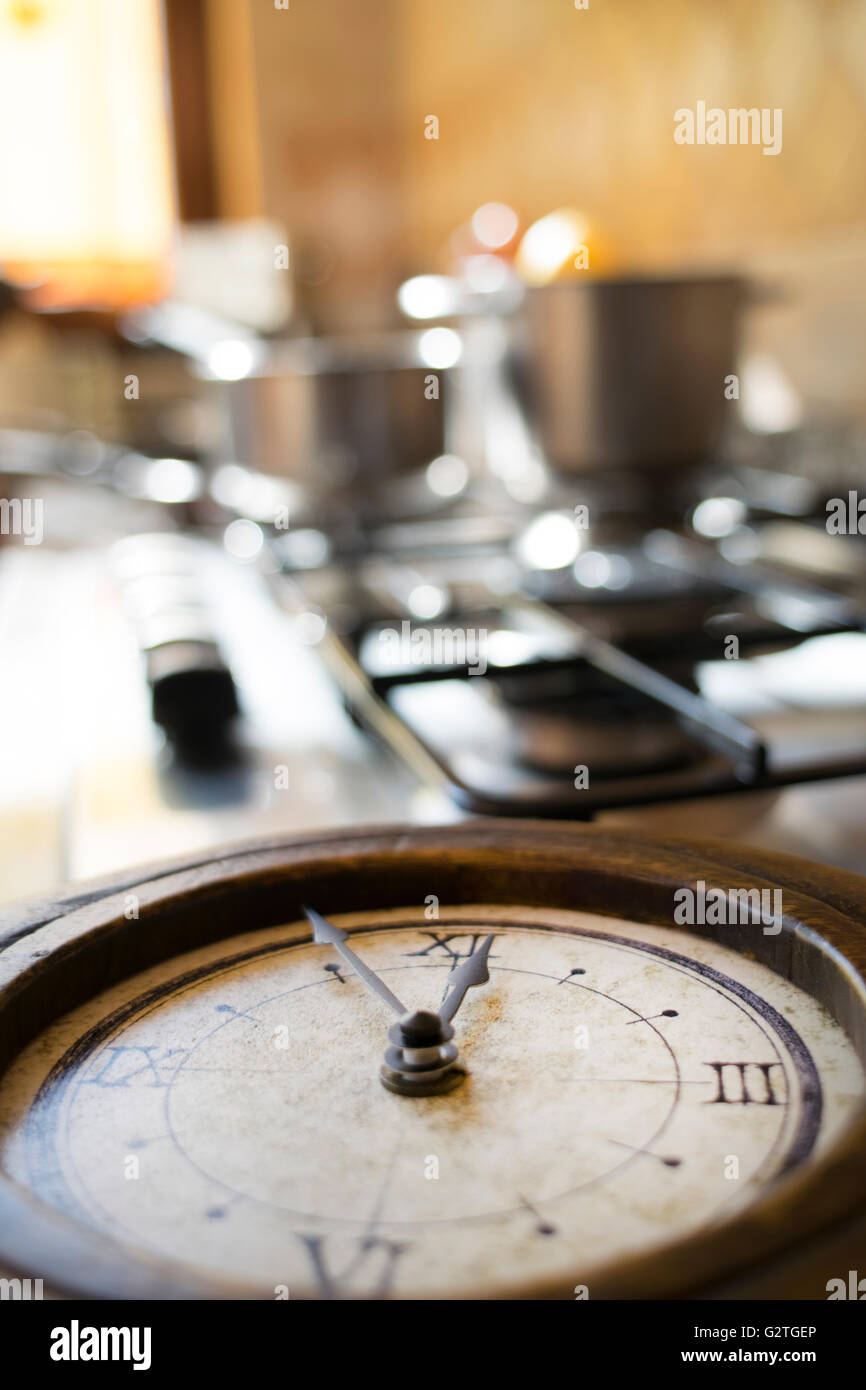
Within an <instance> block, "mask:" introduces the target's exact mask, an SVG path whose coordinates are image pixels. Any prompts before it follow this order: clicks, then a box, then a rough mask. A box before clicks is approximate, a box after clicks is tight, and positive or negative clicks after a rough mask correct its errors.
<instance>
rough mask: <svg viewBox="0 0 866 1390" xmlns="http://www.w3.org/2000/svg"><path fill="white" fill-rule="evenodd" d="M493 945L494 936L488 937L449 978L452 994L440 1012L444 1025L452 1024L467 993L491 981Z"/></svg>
mask: <svg viewBox="0 0 866 1390" xmlns="http://www.w3.org/2000/svg"><path fill="white" fill-rule="evenodd" d="M492 945H493V936H492V935H491V936H486V937H485V938H484V940H483V941H482V943H481V945H480V946H479V947H478V948H477V950H475V951H473V952H472V955H471V956H467V957H466V960H465V961H464V962H463V964H462V965H458V966H457V968H456V969H455V970H452V971H451V974H450V975H449V976H448V981H447V983H448V985H449V986H450V993H449V994H448V997H447V999H446V1000H445V1002H444V1003H443V1005H442V1007H441V1008H440V1010H439V1017H440V1018H441V1019H442V1022H443V1023H450V1022H451V1020H452V1018H453V1017H454V1015H455V1014H456V1012H457V1010H458V1009H459V1008H460V1005H461V1004H462V1003H463V1000H464V998H465V997H466V991H467V990H469V989H472V988H473V986H474V985H484V984H486V983H487V981H488V980H489V979H490V971H489V970H488V968H487V957H488V955H489V954H490V947H491V946H492Z"/></svg>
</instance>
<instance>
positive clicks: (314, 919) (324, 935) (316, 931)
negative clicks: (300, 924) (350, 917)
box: [304, 907, 407, 1018]
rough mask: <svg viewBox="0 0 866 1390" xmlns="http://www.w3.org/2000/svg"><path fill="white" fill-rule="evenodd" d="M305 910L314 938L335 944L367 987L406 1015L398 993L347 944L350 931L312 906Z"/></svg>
mask: <svg viewBox="0 0 866 1390" xmlns="http://www.w3.org/2000/svg"><path fill="white" fill-rule="evenodd" d="M304 912H305V914H306V917H307V921H308V922H309V923H310V926H311V927H312V928H313V940H314V941H316V942H318V944H319V945H320V946H324V945H328V946H333V947H334V948H335V949H336V950H337V951H339V953H340V955H341V956H342V957H343V960H344V961H345V962H346V964H347V965H351V967H352V969H353V970H354V971H355V973H356V975H358V976H359V978H360V979H361V980H363V982H364V984H365V985H366V986H367V988H368V989H369V990H370V991H371V992H372V993H373V994H375V995H376V996H377V998H379V999H381V1000H382V1001H383V1002H384V1003H385V1004H387V1005H388V1006H389V1008H392V1009H393V1010H394V1012H395V1013H396V1014H399V1015H400V1016H401V1018H402V1017H404V1016H405V1014H406V1013H407V1009H406V1005H405V1004H401V1003H400V1000H399V999H398V998H397V996H396V994H392V993H391V991H390V989H389V988H388V986H387V985H386V984H385V981H384V980H380V979H379V976H378V975H377V974H376V972H375V971H374V970H371V969H370V967H369V965H365V964H364V962H363V961H362V960H361V958H360V956H356V955H355V952H354V951H353V950H352V949H351V947H350V946H347V945H346V942H347V941H348V939H349V933H348V932H345V931H342V930H341V928H340V927H336V926H334V923H333V922H329V921H328V919H327V918H326V917H323V916H322V915H321V913H319V912H315V911H314V910H313V908H311V907H305V908H304Z"/></svg>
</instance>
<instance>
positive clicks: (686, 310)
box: [513, 276, 748, 473]
mask: <svg viewBox="0 0 866 1390" xmlns="http://www.w3.org/2000/svg"><path fill="white" fill-rule="evenodd" d="M747 295H748V286H747V284H746V282H745V281H744V280H741V279H739V278H737V277H735V276H718V277H715V278H705V279H704V278H682V279H655V278H651V277H647V278H640V279H632V280H607V281H603V280H597V281H587V282H584V283H572V282H569V283H565V284H559V285H549V286H545V287H544V288H540V289H532V290H529V291H528V293H527V296H526V300H525V304H524V307H523V311H522V316H521V325H520V330H519V336H518V342H517V346H516V351H515V355H514V359H513V367H514V382H515V385H516V388H517V393H518V397H519V399H520V401H521V403H522V404H523V407H524V409H525V411H526V414H527V416H528V419H529V422H530V426H531V428H532V430H533V433H534V434H535V436H536V438H537V441H538V443H539V445H540V447H541V449H542V451H543V453H544V454H545V456H546V458H547V460H548V461H549V463H550V464H551V465H552V466H553V467H554V468H556V469H558V470H560V471H563V472H567V473H576V472H584V471H590V470H594V469H601V468H650V467H659V468H673V467H687V466H689V465H690V464H695V463H699V462H700V461H701V460H702V459H705V458H706V457H707V455H708V454H709V453H710V452H711V451H712V449H713V447H714V446H715V444H716V443H717V442H718V438H719V435H720V432H721V429H722V426H723V425H724V423H725V415H726V412H728V411H730V410H731V409H732V406H731V403H730V402H729V401H728V400H726V399H725V395H724V390H725V377H726V376H727V375H729V374H730V373H732V372H735V371H736V356H737V347H738V339H739V325H740V318H741V311H742V308H743V306H744V304H745V302H746V299H747Z"/></svg>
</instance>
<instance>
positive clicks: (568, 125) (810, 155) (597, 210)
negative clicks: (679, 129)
mask: <svg viewBox="0 0 866 1390" xmlns="http://www.w3.org/2000/svg"><path fill="white" fill-rule="evenodd" d="M401 22H402V47H401V51H402V53H403V55H404V59H405V61H404V66H403V71H402V86H403V112H404V155H405V160H406V177H407V207H408V215H409V236H410V239H411V242H412V245H413V248H414V249H415V250H416V252H417V253H418V254H419V256H421V257H423V256H424V255H431V254H433V253H434V252H435V251H436V250H437V248H438V247H439V245H440V244H441V242H442V240H443V238H444V237H445V236H446V235H447V233H448V231H449V230H450V228H452V227H453V226H454V225H455V224H456V223H457V222H459V221H460V220H461V219H462V218H464V217H465V216H466V215H467V213H468V212H471V210H472V209H473V208H474V207H475V206H477V204H478V203H479V202H482V201H484V200H485V199H487V198H504V199H506V200H510V201H511V202H513V203H514V204H515V206H517V207H519V208H520V209H521V211H522V212H523V213H524V214H525V215H526V216H528V217H530V218H534V217H536V216H539V215H540V214H542V213H544V212H545V211H548V210H549V209H550V208H551V207H555V206H557V205H558V204H563V203H573V204H577V205H578V206H580V207H583V208H586V209H587V210H588V211H589V212H590V213H591V214H592V215H594V216H595V217H596V218H597V219H598V220H599V221H600V222H601V224H602V226H603V227H604V228H605V229H606V230H607V231H608V232H609V234H610V235H611V236H612V237H613V238H614V239H615V240H616V242H617V243H618V244H619V246H620V247H621V248H622V250H623V253H624V255H625V256H626V257H627V258H628V259H629V260H631V261H632V262H636V263H644V264H660V263H671V262H672V263H677V262H680V261H682V260H694V259H700V260H704V259H713V260H736V259H738V258H740V257H741V256H750V255H752V254H753V253H754V252H755V251H756V250H757V249H759V248H760V247H762V246H768V245H772V244H773V243H775V242H777V241H779V240H780V239H783V238H784V239H787V238H792V237H796V238H798V239H802V238H803V237H804V235H806V234H809V235H814V236H816V237H818V238H821V237H823V236H824V235H825V234H834V233H835V232H837V231H838V230H839V229H840V228H844V227H850V226H852V225H855V224H856V225H860V226H866V181H864V168H866V4H864V3H863V0H589V7H588V9H586V10H578V9H576V8H575V6H574V3H573V0H436V3H435V4H431V3H429V0H403V3H402V6H401ZM698 100H704V101H705V102H706V103H707V105H708V106H719V107H723V108H730V107H741V106H745V107H758V108H763V107H768V108H771V109H772V108H776V107H779V108H781V109H782V112H783V148H782V152H781V153H780V154H779V155H778V156H765V155H764V154H763V153H762V151H761V150H760V149H759V148H754V147H751V146H750V147H741V146H726V147H711V146H703V147H698V146H693V147H687V146H682V145H677V144H675V142H674V139H673V130H674V121H673V113H674V111H675V110H676V109H677V108H679V107H686V106H687V107H694V106H695V103H696V102H697V101H698ZM431 113H434V114H436V115H438V117H439V120H440V139H439V141H438V142H431V141H425V140H424V138H423V128H424V117H425V116H426V115H428V114H431Z"/></svg>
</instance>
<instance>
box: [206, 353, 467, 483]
mask: <svg viewBox="0 0 866 1390" xmlns="http://www.w3.org/2000/svg"><path fill="white" fill-rule="evenodd" d="M419 337H420V335H417V334H411V333H410V334H399V335H394V336H389V337H387V338H385V339H382V340H380V341H378V342H376V343H373V344H371V343H366V344H362V343H358V342H349V341H346V342H341V341H333V340H331V341H326V340H310V341H305V342H294V343H291V344H287V345H286V346H285V347H282V348H277V349H271V350H270V351H269V352H268V355H267V356H266V357H265V359H264V361H263V362H262V363H261V364H260V365H258V366H256V367H255V369H254V370H253V371H252V372H251V373H250V374H249V375H248V376H246V377H245V378H244V379H243V380H240V381H233V382H227V383H225V384H224V385H223V386H222V388H221V389H222V393H223V397H224V403H225V409H226V417H225V418H226V425H227V436H226V439H225V440H224V442H223V445H222V448H221V453H222V456H223V458H224V459H230V460H231V461H232V462H235V463H240V464H242V465H244V466H245V467H247V468H252V469H255V470H257V471H259V472H263V473H270V474H274V475H276V476H278V477H282V478H287V479H290V480H292V481H293V482H296V483H299V484H300V485H301V486H302V487H303V488H304V489H305V490H307V491H308V492H310V493H312V494H322V493H327V494H330V493H334V492H337V491H341V492H342V491H359V492H368V491H371V490H375V489H376V487H377V486H379V485H381V484H382V483H385V482H387V481H388V480H389V479H393V478H399V477H403V476H406V475H409V474H411V473H413V472H415V471H417V470H419V469H421V468H422V467H423V466H424V465H426V464H427V463H429V462H430V461H431V460H432V459H434V458H436V457H437V456H438V455H440V454H442V453H444V452H445V415H444V398H445V394H446V390H447V386H446V378H447V371H445V370H443V369H438V370H437V369H436V368H434V367H432V366H430V365H429V364H426V363H425V362H424V361H423V357H422V355H421V349H420V346H419ZM432 377H435V378H436V383H435V386H434V385H433V384H432V383H431V378H432ZM437 392H438V394H435V393H437Z"/></svg>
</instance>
